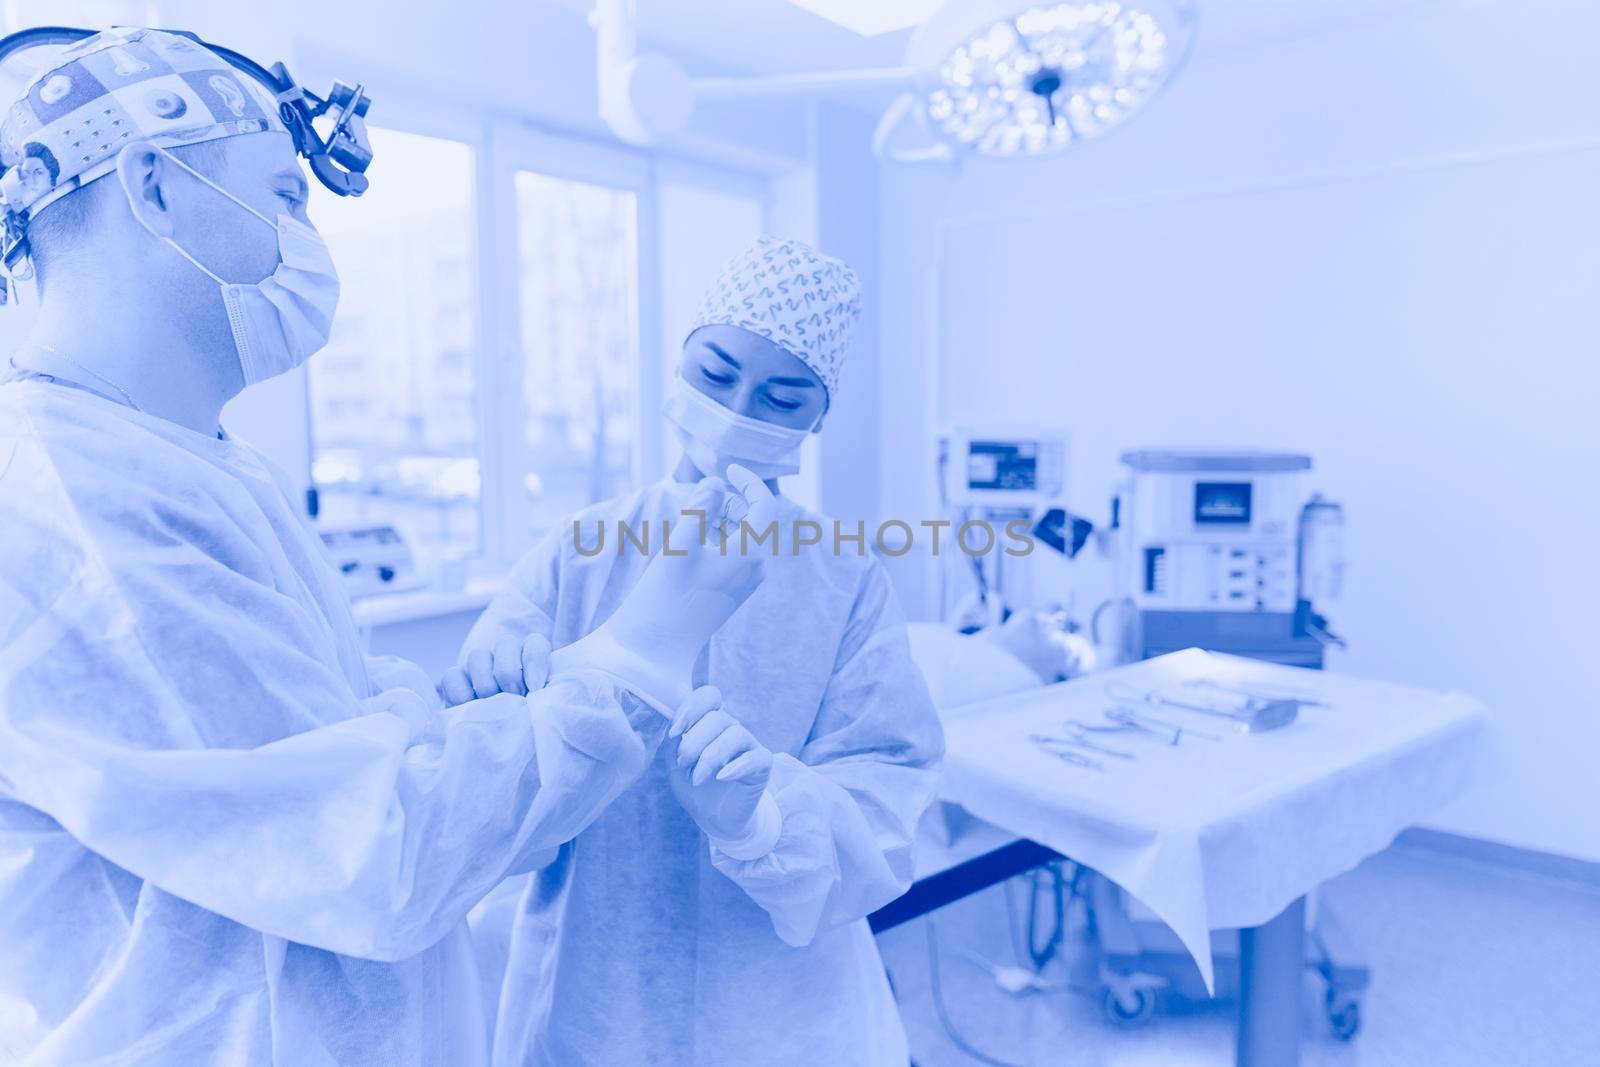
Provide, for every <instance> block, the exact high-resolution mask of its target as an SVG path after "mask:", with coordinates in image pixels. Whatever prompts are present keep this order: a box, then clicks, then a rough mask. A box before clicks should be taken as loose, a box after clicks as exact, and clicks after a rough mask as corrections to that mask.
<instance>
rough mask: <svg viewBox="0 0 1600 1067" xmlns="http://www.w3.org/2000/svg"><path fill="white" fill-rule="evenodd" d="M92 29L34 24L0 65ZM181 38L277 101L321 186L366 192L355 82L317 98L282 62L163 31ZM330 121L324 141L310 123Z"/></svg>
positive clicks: (363, 97) (0, 52)
mask: <svg viewBox="0 0 1600 1067" xmlns="http://www.w3.org/2000/svg"><path fill="white" fill-rule="evenodd" d="M98 32H99V31H98V30H85V29H74V28H72V27H69V26H35V27H32V28H30V29H26V30H18V31H17V32H16V33H12V34H8V35H7V36H6V37H4V38H0V63H4V62H5V60H6V59H7V58H8V57H10V56H11V55H13V54H15V53H17V52H20V51H23V50H25V49H29V48H38V47H41V46H44V45H52V44H59V45H63V46H66V45H72V44H75V43H77V42H78V41H81V40H83V39H84V38H86V37H93V36H94V35H95V34H96V33H98ZM162 32H165V33H172V34H176V35H177V36H179V37H187V38H188V39H189V40H191V41H193V42H194V43H195V44H197V45H199V46H200V47H202V48H208V49H210V50H211V51H212V52H215V53H216V54H217V55H218V56H220V57H222V59H223V60H225V61H226V62H227V63H228V64H229V65H230V66H232V67H233V68H235V69H236V70H238V71H240V72H241V73H243V74H248V75H249V76H250V77H252V78H254V79H255V80H256V81H258V82H260V83H261V84H262V85H263V86H265V87H266V88H267V89H268V90H269V91H270V92H271V93H272V96H273V98H274V99H276V100H277V102H278V114H279V116H280V117H281V118H282V119H283V124H284V126H286V127H287V128H288V130H289V135H290V136H291V137H293V138H294V147H295V151H296V152H298V153H299V154H300V155H302V156H304V157H305V159H306V162H307V163H309V164H310V165H311V172H312V173H313V174H315V175H316V176H317V180H318V181H320V182H321V183H322V184H323V185H325V186H326V187H327V188H329V189H330V190H332V191H333V192H335V193H337V194H338V195H340V196H360V195H361V194H362V193H364V192H366V191H367V185H368V181H367V175H366V170H367V167H368V166H369V165H370V164H371V163H372V143H371V142H370V141H369V140H368V138H367V125H366V122H365V119H366V115H367V107H368V106H369V105H370V104H371V99H370V98H369V97H368V96H367V94H366V92H365V90H364V87H363V86H362V85H360V84H359V83H358V84H357V85H356V86H355V87H354V88H351V87H350V86H348V85H346V84H345V83H344V82H340V81H336V82H334V83H333V87H332V88H331V89H329V90H328V94H327V95H326V96H318V95H316V94H315V93H313V92H311V91H310V90H308V89H306V88H305V87H304V86H302V85H300V84H299V83H298V82H296V81H295V80H294V78H293V77H292V76H291V75H290V74H289V69H288V68H287V67H285V66H284V65H283V64H282V63H274V64H273V65H272V68H271V69H270V70H269V69H267V68H266V67H263V66H262V65H261V64H259V63H257V62H256V61H255V60H253V59H251V58H250V57H248V56H245V55H241V54H240V53H238V52H235V51H233V50H232V49H229V48H223V47H221V46H219V45H214V44H211V43H210V42H208V41H204V40H201V39H200V37H198V36H196V35H195V34H193V33H190V32H188V31H187V30H165V31H162ZM323 115H330V116H331V117H332V126H331V128H330V129H329V131H328V134H327V136H326V137H324V136H322V135H321V134H319V133H318V132H317V130H316V128H315V127H314V126H313V125H312V120H314V119H317V118H321V117H322V116H323Z"/></svg>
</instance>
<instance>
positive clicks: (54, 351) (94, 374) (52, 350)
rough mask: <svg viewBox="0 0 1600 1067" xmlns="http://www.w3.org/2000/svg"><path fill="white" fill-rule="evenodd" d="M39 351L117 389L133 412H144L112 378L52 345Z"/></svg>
mask: <svg viewBox="0 0 1600 1067" xmlns="http://www.w3.org/2000/svg"><path fill="white" fill-rule="evenodd" d="M39 349H40V350H41V351H44V352H48V353H50V354H51V355H52V356H55V357H56V358H57V359H59V360H61V361H62V362H63V363H70V364H71V365H72V366H74V367H76V368H78V369H79V370H81V371H83V373H85V374H87V375H88V376H89V377H91V378H93V379H94V380H95V381H97V382H99V383H100V384H102V385H109V386H110V387H111V388H112V389H115V390H116V391H117V395H118V396H120V397H122V399H123V401H124V402H125V403H126V404H127V405H128V406H129V407H130V408H132V409H133V410H135V411H138V412H143V411H144V408H142V407H140V406H139V405H138V404H136V403H134V401H133V397H132V396H130V395H129V394H128V391H127V390H126V389H124V388H123V387H122V386H120V385H118V384H117V383H116V382H114V381H112V380H111V379H110V378H107V377H106V376H105V375H103V374H99V373H97V372H95V371H94V370H92V369H91V368H89V367H85V366H84V365H83V364H82V363H79V362H78V361H77V360H75V359H73V358H72V357H71V356H69V355H67V354H66V353H65V352H63V351H61V350H60V349H59V348H55V347H53V346H51V345H46V344H41V345H39ZM13 362H15V361H14V360H13Z"/></svg>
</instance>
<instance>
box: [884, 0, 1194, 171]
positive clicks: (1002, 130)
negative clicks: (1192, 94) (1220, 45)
mask: <svg viewBox="0 0 1600 1067" xmlns="http://www.w3.org/2000/svg"><path fill="white" fill-rule="evenodd" d="M979 6H980V7H987V8H990V9H992V8H995V7H996V5H994V4H989V5H979ZM1000 6H1002V7H1003V6H1011V7H1013V8H1015V5H1000ZM955 9H961V11H962V13H963V14H965V13H967V12H970V11H971V10H972V5H962V4H951V5H949V6H948V7H947V8H946V9H944V10H942V11H941V12H940V13H939V16H937V17H936V18H935V19H934V20H933V21H930V22H929V23H928V24H927V25H926V26H925V27H924V28H923V30H922V31H919V34H918V36H917V37H916V38H914V39H913V41H912V44H911V47H910V53H909V55H908V59H909V61H910V62H909V63H908V65H909V66H913V67H915V68H918V69H920V70H921V71H922V78H921V93H922V101H921V103H922V106H923V108H924V110H925V112H926V116H927V119H928V121H929V125H930V127H931V128H932V131H933V132H934V133H935V135H936V136H937V137H939V139H940V140H942V141H944V142H946V143H947V144H950V145H951V146H952V147H953V148H955V149H966V150H971V151H976V152H978V153H980V154H982V155H988V156H1014V155H1039V154H1042V153H1046V152H1051V151H1055V150H1058V149H1061V148H1065V147H1067V146H1068V145H1071V144H1073V143H1075V142H1077V141H1082V140H1087V139H1089V138H1092V137H1095V136H1096V135H1098V134H1100V133H1103V132H1105V131H1106V130H1108V129H1110V128H1111V127H1113V126H1116V125H1118V124H1119V123H1121V122H1122V121H1124V120H1125V119H1127V118H1128V117H1129V116H1131V115H1133V114H1134V113H1136V112H1137V111H1139V110H1140V109H1141V108H1142V107H1144V105H1145V104H1147V103H1149V102H1150V100H1151V99H1152V98H1153V97H1154V96H1155V95H1156V94H1157V93H1159V92H1160V91H1161V89H1162V88H1163V87H1164V86H1165V85H1166V84H1167V82H1168V81H1169V80H1170V79H1171V77H1172V75H1173V74H1174V73H1175V72H1176V70H1177V68H1178V67H1179V66H1180V65H1181V63H1182V61H1183V59H1184V58H1185V56H1186V54H1187V52H1188V45H1189V41H1190V38H1191V31H1192V23H1193V18H1192V16H1193V10H1192V7H1191V5H1190V4H1188V3H1187V2H1184V0H1177V2H1169V0H1134V2H1131V3H1118V2H1115V0H1106V2H1088V3H1085V2H1068V3H1056V4H1050V3H1045V4H1034V5H1030V6H1026V7H1023V8H1021V10H1014V11H1013V12H1010V13H1006V14H1003V15H999V16H998V17H997V16H994V15H993V14H990V15H989V16H988V17H986V18H984V19H983V21H982V22H980V23H977V24H975V25H974V24H973V23H972V22H971V21H970V20H969V21H968V22H967V23H965V27H966V28H965V29H964V30H962V31H960V32H952V31H953V29H954V27H953V26H952V25H951V24H950V22H949V20H948V19H947V18H946V16H948V15H951V14H952V13H953V11H954V10H955Z"/></svg>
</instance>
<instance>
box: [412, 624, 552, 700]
mask: <svg viewBox="0 0 1600 1067" xmlns="http://www.w3.org/2000/svg"><path fill="white" fill-rule="evenodd" d="M549 680H550V642H549V640H548V639H547V638H545V636H544V635H543V634H530V635H529V636H528V637H527V638H526V639H525V640H521V641H519V640H517V639H516V638H515V637H502V638H501V639H500V640H499V641H496V642H495V644H494V647H493V648H492V649H491V648H475V649H473V650H472V651H471V652H469V653H467V658H466V662H465V663H463V664H462V665H461V666H459V667H452V668H450V669H449V670H448V671H445V672H444V677H443V678H441V679H440V680H439V696H440V698H441V699H443V700H444V704H445V707H447V708H453V707H457V706H458V705H461V704H465V703H468V702H469V701H473V700H482V699H483V698H484V697H492V696H494V695H495V694H496V693H512V694H514V695H516V696H527V695H528V694H529V693H536V692H538V691H539V690H541V689H543V688H544V686H545V683H546V682H547V681H549Z"/></svg>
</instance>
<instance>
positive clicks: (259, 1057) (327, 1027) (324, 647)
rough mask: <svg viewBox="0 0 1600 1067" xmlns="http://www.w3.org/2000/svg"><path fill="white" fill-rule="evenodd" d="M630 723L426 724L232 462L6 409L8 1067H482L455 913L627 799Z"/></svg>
mask: <svg viewBox="0 0 1600 1067" xmlns="http://www.w3.org/2000/svg"><path fill="white" fill-rule="evenodd" d="M395 682H398V687H396V688H388V689H385V688H383V687H384V686H385V685H386V684H393V683H395ZM629 706H630V707H631V708H634V709H635V710H634V711H633V712H632V717H631V718H630V716H629V715H628V714H625V713H624V711H623V709H622V708H621V707H620V706H619V705H618V703H617V701H616V695H615V693H614V691H613V689H612V688H611V686H610V684H609V683H608V682H606V681H605V680H604V679H603V678H601V677H600V676H598V675H593V674H589V673H578V674H574V675H571V676H568V677H567V678H564V679H560V680H557V681H556V682H554V683H552V685H551V686H550V688H549V689H547V690H545V691H543V692H541V693H538V694H536V695H535V696H533V697H531V698H526V699H524V698H521V697H514V696H499V697H495V698H493V699H491V700H488V701H480V702H477V703H475V704H472V705H468V706H467V707H464V708H462V709H460V710H459V711H458V712H452V713H449V714H440V712H439V710H438V705H437V697H436V696H435V695H434V694H433V693H432V689H431V686H430V685H429V684H428V681H427V679H426V678H423V677H422V676H421V672H420V671H418V670H416V669H415V668H414V667H409V666H408V665H405V664H400V663H386V664H380V663H377V662H375V661H367V660H366V659H365V658H364V656H363V654H362V651H361V646H360V643H359V639H358V633H357V629H356V626H355V624H354V622H353V620H352V618H351V614H350V610H349V606H348V602H347V600H346V598H345V594H344V592H343V591H342V589H341V588H340V585H339V580H338V577H337V575H336V574H335V573H334V572H333V570H332V568H331V567H330V566H329V565H328V564H327V563H326V561H325V559H324V557H323V555H322V552H321V547H320V545H319V544H318V543H317V542H316V539H315V538H314V536H313V535H312V534H311V533H310V531H309V530H308V529H307V528H306V527H305V525H304V524H303V523H302V522H301V520H300V519H299V517H298V516H297V515H296V513H295V510H294V508H293V507H292V506H291V504H290V503H289V501H288V499H287V498H286V497H285V496H284V494H283V492H282V491H281V490H280V488H279V486H278V484H277V483H276V481H275V480H274V477H273V476H272V475H271V474H270V473H269V471H268V470H267V468H266V467H265V466H264V465H263V463H262V461H261V460H260V458H259V457H258V456H257V455H256V454H255V453H253V452H252V451H251V450H250V449H248V448H247V447H245V446H243V445H241V444H238V443H236V442H232V441H222V440H217V439H214V438H208V437H204V436H201V435H199V434H195V433H192V432H190V431H188V430H186V429H184V428H182V427H179V426H176V425H174V424H171V423H167V422H164V421H162V420H159V419H154V418H151V417H148V416H145V415H142V414H139V413H137V412H134V411H131V410H129V409H126V408H122V407H119V406H118V405H116V404H113V403H111V402H109V401H106V400H103V399H101V398H99V397H96V396H93V395H90V394H88V393H85V392H82V391H79V390H75V389H70V388H67V387H65V386H62V385H54V384H47V383H45V382H40V381H34V380H24V381H17V382H11V383H8V384H3V385H0V1064H19V1063H20V1064H29V1065H34V1064H63V1065H72V1067H83V1065H90V1064H112V1063H115V1064H119V1065H120V1064H163V1065H166V1064H201V1063H207V1064H212V1063H214V1064H228V1065H229V1067H234V1065H255V1064H284V1065H291V1067H322V1065H330V1064H381V1065H384V1067H393V1065H424V1064H426V1065H433V1064H448V1065H451V1067H471V1065H473V1064H479V1063H482V1062H484V1061H485V1060H486V1058H487V1053H488V1048H487V1043H488V1024H487V1019H486V1018H485V1016H484V1012H483V1002H482V998H481V993H480V992H479V987H478V981H479V978H478V974H477V969H476V965H475V961H474V956H473V953H472V950H471V941H470V933H469V930H468V927H467V924H466V921H465V916H466V913H467V911H468V910H469V909H470V908H471V907H472V906H473V905H474V904H476V903H477V902H478V901H479V900H481V899H482V898H483V897H484V895H485V894H486V893H488V892H489V890H490V889H491V888H492V887H493V886H494V885H495V884H496V883H497V882H499V881H500V880H501V879H502V878H503V877H504V876H505V875H506V874H507V873H508V872H518V871H526V870H528V869H530V868H531V867H532V866H533V865H534V863H535V860H536V858H537V855H538V854H539V853H540V850H548V849H551V848H553V847H554V846H556V845H559V844H560V843H561V842H562V841H565V840H567V839H569V838H570V837H571V836H572V835H573V834H575V833H577V832H578V831H579V830H581V829H582V828H583V827H584V826H585V825H586V824H587V823H588V821H589V820H590V819H591V818H592V817H593V816H594V815H595V814H596V813H597V812H598V811H599V810H600V809H601V808H602V807H603V806H604V805H605V804H606V803H607V802H608V801H609V800H610V799H611V798H612V797H614V796H615V795H617V794H618V793H619V792H620V791H621V790H622V789H623V788H624V787H625V786H626V785H627V784H628V783H630V782H631V781H633V780H634V779H635V778H636V777H637V776H638V774H639V773H640V772H641V771H642V770H643V768H644V767H645V766H646V764H647V763H648V761H649V759H650V755H651V747H652V746H653V745H654V744H655V743H657V742H658V740H659V734H660V726H659V719H660V717H659V716H657V715H655V714H654V713H652V712H649V711H647V710H642V709H639V708H638V706H637V705H633V704H632V702H631V701H630V702H629ZM530 712H531V714H530ZM635 724H637V726H638V729H637V730H636V729H635ZM640 731H643V736H641V733H640Z"/></svg>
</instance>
